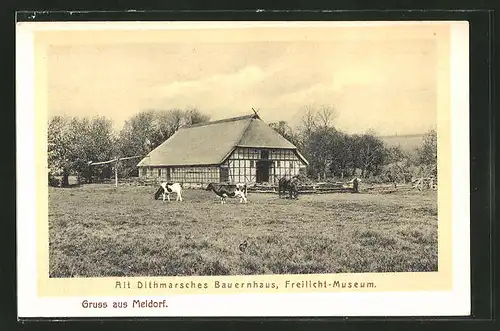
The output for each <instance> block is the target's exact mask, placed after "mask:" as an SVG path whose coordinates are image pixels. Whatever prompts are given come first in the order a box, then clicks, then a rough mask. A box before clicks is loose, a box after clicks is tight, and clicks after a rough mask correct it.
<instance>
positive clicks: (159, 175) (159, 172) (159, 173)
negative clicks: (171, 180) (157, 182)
mask: <svg viewBox="0 0 500 331" xmlns="http://www.w3.org/2000/svg"><path fill="white" fill-rule="evenodd" d="M158 177H161V168H159V169H158Z"/></svg>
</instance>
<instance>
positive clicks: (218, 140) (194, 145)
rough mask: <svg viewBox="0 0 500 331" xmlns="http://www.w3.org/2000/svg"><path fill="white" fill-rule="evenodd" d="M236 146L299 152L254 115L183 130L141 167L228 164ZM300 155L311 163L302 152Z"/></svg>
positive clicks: (159, 148)
mask: <svg viewBox="0 0 500 331" xmlns="http://www.w3.org/2000/svg"><path fill="white" fill-rule="evenodd" d="M236 147H254V148H283V149H293V150H295V151H297V147H295V146H294V145H293V144H292V143H291V142H289V141H288V140H286V139H285V138H283V136H281V135H280V134H279V133H277V132H276V131H275V130H273V129H272V128H271V127H269V126H268V125H267V124H265V123H264V122H263V121H262V120H261V119H260V117H259V116H258V115H256V114H253V115H247V116H240V117H235V118H229V119H225V120H220V121H213V122H207V123H202V124H196V125H191V126H187V127H184V128H181V129H179V130H178V131H177V132H176V133H175V134H173V135H172V136H171V137H170V138H169V139H167V140H166V141H165V142H164V143H163V144H161V145H159V146H158V147H156V148H155V149H154V150H152V151H151V152H150V153H149V155H148V156H146V157H145V158H144V159H142V160H141V162H139V164H138V165H137V166H139V167H140V166H181V165H216V164H221V163H222V162H224V160H225V159H226V158H227V157H228V156H229V155H230V154H231V153H232V151H233V150H234V149H235V148H236ZM297 154H298V155H299V157H300V158H302V159H303V160H304V162H306V163H307V161H306V160H305V159H304V158H303V156H302V155H300V153H298V151H297Z"/></svg>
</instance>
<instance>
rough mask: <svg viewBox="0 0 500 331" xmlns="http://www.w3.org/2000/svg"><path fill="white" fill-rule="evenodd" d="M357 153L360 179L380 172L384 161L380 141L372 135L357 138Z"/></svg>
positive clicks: (367, 134) (382, 146) (382, 144)
mask: <svg viewBox="0 0 500 331" xmlns="http://www.w3.org/2000/svg"><path fill="white" fill-rule="evenodd" d="M357 153H358V155H359V166H360V168H361V177H368V176H369V175H370V174H378V173H379V172H380V170H381V169H380V167H381V165H382V164H383V163H384V159H385V149H384V143H383V142H382V141H381V140H380V139H378V138H376V137H375V136H374V135H373V134H372V133H365V134H363V135H361V136H359V138H358V142H357Z"/></svg>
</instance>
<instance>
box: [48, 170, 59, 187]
mask: <svg viewBox="0 0 500 331" xmlns="http://www.w3.org/2000/svg"><path fill="white" fill-rule="evenodd" d="M49 186H52V187H59V186H61V181H60V180H59V179H58V178H56V177H54V176H52V175H51V174H50V173H49Z"/></svg>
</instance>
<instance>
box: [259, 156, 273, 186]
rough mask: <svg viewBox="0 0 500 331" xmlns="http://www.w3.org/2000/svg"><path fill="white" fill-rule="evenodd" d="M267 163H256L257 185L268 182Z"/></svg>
mask: <svg viewBox="0 0 500 331" xmlns="http://www.w3.org/2000/svg"><path fill="white" fill-rule="evenodd" d="M270 165H271V162H269V161H257V183H262V182H269V167H270Z"/></svg>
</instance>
